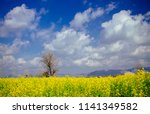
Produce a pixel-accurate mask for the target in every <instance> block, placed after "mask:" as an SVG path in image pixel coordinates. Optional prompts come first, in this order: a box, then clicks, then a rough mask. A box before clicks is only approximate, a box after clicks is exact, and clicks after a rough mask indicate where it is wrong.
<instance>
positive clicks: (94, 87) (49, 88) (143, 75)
mask: <svg viewBox="0 0 150 114" xmlns="http://www.w3.org/2000/svg"><path fill="white" fill-rule="evenodd" d="M0 96H1V97H3V96H4V97H5V96H8V97H12V96H13V97H16V96H21V97H27V96H32V97H36V96H37V97H40V96H41V97H42V96H45V97H55V96H58V97H59V96H60V97H65V96H67V97H68V96H73V97H81V96H82V97H109V96H110V97H114V96H117V97H122V96H125V97H132V96H137V97H138V96H142V97H150V73H149V72H144V71H138V72H137V73H135V74H124V75H118V76H116V77H111V76H107V77H92V78H85V77H78V78H77V77H50V78H33V77H30V78H23V77H22V78H0Z"/></svg>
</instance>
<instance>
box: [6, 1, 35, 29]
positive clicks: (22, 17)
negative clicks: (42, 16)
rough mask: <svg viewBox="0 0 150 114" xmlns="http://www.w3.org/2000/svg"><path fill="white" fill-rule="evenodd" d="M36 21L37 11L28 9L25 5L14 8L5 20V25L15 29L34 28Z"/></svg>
mask: <svg viewBox="0 0 150 114" xmlns="http://www.w3.org/2000/svg"><path fill="white" fill-rule="evenodd" d="M35 20H36V11H35V10H34V9H28V8H27V7H26V5H25V4H22V5H21V6H18V7H15V8H13V9H12V10H11V11H10V12H8V13H7V15H6V16H5V19H4V25H5V26H8V27H11V28H13V29H15V28H34V26H32V25H33V23H34V22H35Z"/></svg>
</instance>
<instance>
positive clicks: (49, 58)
mask: <svg viewBox="0 0 150 114" xmlns="http://www.w3.org/2000/svg"><path fill="white" fill-rule="evenodd" d="M42 62H43V63H44V64H45V66H46V67H47V72H48V74H49V75H50V76H54V75H55V73H56V72H57V71H58V69H57V68H56V66H57V64H58V61H57V60H56V57H55V56H54V54H53V53H51V52H45V53H44V54H43V55H42Z"/></svg>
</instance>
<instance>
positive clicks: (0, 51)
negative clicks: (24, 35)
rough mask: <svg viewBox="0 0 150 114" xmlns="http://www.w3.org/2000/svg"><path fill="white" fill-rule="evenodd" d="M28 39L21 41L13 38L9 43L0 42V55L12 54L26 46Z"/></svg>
mask: <svg viewBox="0 0 150 114" xmlns="http://www.w3.org/2000/svg"><path fill="white" fill-rule="evenodd" d="M28 44H29V41H22V40H20V39H15V40H14V41H13V43H12V44H11V45H9V44H1V43H0V55H14V54H16V53H17V52H18V51H19V50H20V48H21V47H23V46H27V45H28Z"/></svg>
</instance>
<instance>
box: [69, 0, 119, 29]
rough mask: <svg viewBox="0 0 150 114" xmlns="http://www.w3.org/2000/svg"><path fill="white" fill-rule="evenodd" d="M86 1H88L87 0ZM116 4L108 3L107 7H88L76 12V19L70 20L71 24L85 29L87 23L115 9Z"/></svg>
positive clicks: (76, 27)
mask: <svg viewBox="0 0 150 114" xmlns="http://www.w3.org/2000/svg"><path fill="white" fill-rule="evenodd" d="M84 2H87V1H86V0H85V1H84ZM115 7H116V6H115V5H114V3H111V4H108V6H107V7H106V9H104V8H100V7H98V8H96V9H93V8H88V9H87V10H85V11H83V12H78V13H76V14H75V16H74V19H73V20H72V21H71V22H70V26H71V27H73V28H75V29H81V30H82V29H84V27H85V25H86V24H87V23H89V22H90V21H92V20H94V19H96V18H98V17H100V16H102V15H103V14H104V13H106V12H107V13H108V12H110V11H111V10H113V9H114V8H115Z"/></svg>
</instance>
